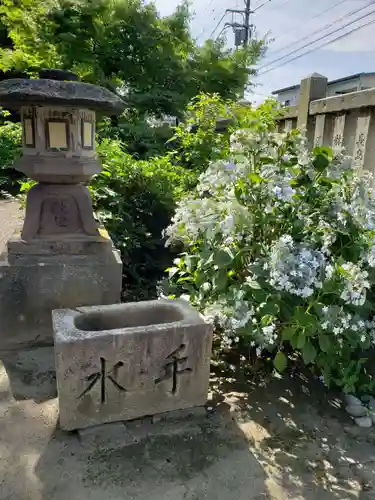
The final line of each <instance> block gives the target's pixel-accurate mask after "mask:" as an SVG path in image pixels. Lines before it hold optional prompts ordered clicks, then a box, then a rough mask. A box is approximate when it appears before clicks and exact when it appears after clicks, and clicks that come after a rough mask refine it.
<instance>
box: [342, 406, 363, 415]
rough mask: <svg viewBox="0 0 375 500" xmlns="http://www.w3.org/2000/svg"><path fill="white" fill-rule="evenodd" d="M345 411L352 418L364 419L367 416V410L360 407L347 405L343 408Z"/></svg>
mask: <svg viewBox="0 0 375 500" xmlns="http://www.w3.org/2000/svg"><path fill="white" fill-rule="evenodd" d="M345 411H346V412H347V413H349V415H351V416H352V417H364V416H366V415H367V413H368V410H367V408H366V407H365V406H362V405H348V406H345Z"/></svg>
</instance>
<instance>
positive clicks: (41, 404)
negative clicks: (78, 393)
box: [0, 349, 375, 500]
mask: <svg viewBox="0 0 375 500" xmlns="http://www.w3.org/2000/svg"><path fill="white" fill-rule="evenodd" d="M51 353H52V349H50V354H51ZM12 356H13V357H9V356H8V355H7V356H2V360H3V363H4V367H5V368H6V369H3V370H2V371H1V370H0V435H1V438H0V498H1V500H26V499H27V500H52V499H53V500H103V499H105V500H120V499H121V500H123V499H125V498H126V499H127V500H146V499H147V500H149V499H151V498H152V500H232V499H233V500H287V499H293V500H339V499H340V500H354V499H358V500H370V499H374V498H375V489H374V483H375V467H374V465H375V446H374V440H375V435H373V431H372V430H371V429H370V430H362V429H359V428H357V427H354V426H353V424H352V423H351V422H350V421H349V420H348V419H347V418H346V417H345V415H344V413H343V412H342V410H340V409H339V405H338V401H337V399H336V398H335V395H334V394H328V393H327V392H326V391H325V390H324V389H323V388H322V387H321V385H319V384H318V383H316V382H314V381H311V380H308V379H307V378H304V377H297V376H296V377H292V376H290V377H289V378H285V379H283V380H280V379H278V378H275V377H273V376H268V377H265V378H263V379H262V380H257V381H253V382H247V381H245V380H244V379H243V378H242V376H241V375H239V374H236V375H235V376H234V374H233V373H229V374H228V372H226V373H222V372H221V373H217V372H215V374H214V375H213V382H212V387H213V398H212V400H211V401H210V403H209V405H208V413H207V417H204V418H200V419H199V418H195V419H190V420H189V419H187V420H184V421H181V422H174V423H173V422H172V423H168V424H165V426H164V430H163V431H162V432H156V433H155V432H154V431H153V430H152V429H151V430H150V433H149V435H148V436H147V437H146V438H145V439H144V440H142V441H141V442H139V443H134V444H131V445H128V446H124V445H123V443H121V440H120V441H119V440H118V439H113V440H112V439H111V438H110V437H109V438H108V440H106V441H105V442H103V441H102V442H100V443H98V442H92V443H90V442H87V441H82V440H81V438H80V436H79V435H78V434H77V433H66V432H63V431H61V430H60V429H59V428H58V425H57V421H58V406H57V399H56V398H55V399H50V398H51V397H53V395H54V394H55V392H54V391H55V387H54V378H53V375H54V374H53V368H52V370H51V364H50V362H51V359H52V360H53V356H52V358H51V357H48V351H47V350H45V351H40V350H39V353H36V352H28V353H26V352H24V353H18V354H17V355H12ZM48 359H49V360H50V361H47V360H48ZM43 363H44V365H43ZM43 366H44V368H43ZM32 367H34V368H32ZM25 373H29V375H27V376H26V378H25ZM43 373H44V376H43ZM38 388H39V389H38ZM14 390H16V394H15V396H16V397H17V398H18V399H19V400H16V399H15V398H14V397H13V396H12V391H14ZM49 391H50V392H49ZM51 394H52V396H51Z"/></svg>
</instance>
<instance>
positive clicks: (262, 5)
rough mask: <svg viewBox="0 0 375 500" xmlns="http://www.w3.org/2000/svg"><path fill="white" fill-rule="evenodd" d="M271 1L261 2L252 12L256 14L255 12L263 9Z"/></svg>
mask: <svg viewBox="0 0 375 500" xmlns="http://www.w3.org/2000/svg"><path fill="white" fill-rule="evenodd" d="M271 1H272V0H266V1H265V2H263V3H262V4H261V5H259V7H256V6H255V7H256V8H255V9H254V12H256V11H257V10H259V9H261V8H262V7H264V6H265V5H266V4H267V3H270V2H271Z"/></svg>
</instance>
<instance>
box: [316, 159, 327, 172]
mask: <svg viewBox="0 0 375 500" xmlns="http://www.w3.org/2000/svg"><path fill="white" fill-rule="evenodd" d="M313 165H314V168H315V170H317V171H318V172H324V170H326V168H327V167H328V166H329V159H328V158H327V157H326V156H323V155H319V156H316V157H315V159H314V161H313Z"/></svg>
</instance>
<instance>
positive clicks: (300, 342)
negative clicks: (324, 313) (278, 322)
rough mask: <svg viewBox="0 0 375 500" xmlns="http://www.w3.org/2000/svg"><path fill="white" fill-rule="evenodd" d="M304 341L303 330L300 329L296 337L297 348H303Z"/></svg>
mask: <svg viewBox="0 0 375 500" xmlns="http://www.w3.org/2000/svg"><path fill="white" fill-rule="evenodd" d="M305 343H306V335H305V332H304V331H300V332H299V334H298V338H297V344H296V348H297V349H303V347H304V345H305Z"/></svg>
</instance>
